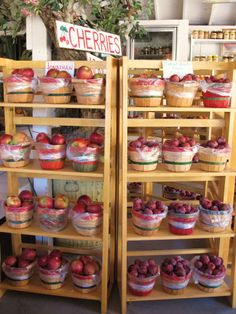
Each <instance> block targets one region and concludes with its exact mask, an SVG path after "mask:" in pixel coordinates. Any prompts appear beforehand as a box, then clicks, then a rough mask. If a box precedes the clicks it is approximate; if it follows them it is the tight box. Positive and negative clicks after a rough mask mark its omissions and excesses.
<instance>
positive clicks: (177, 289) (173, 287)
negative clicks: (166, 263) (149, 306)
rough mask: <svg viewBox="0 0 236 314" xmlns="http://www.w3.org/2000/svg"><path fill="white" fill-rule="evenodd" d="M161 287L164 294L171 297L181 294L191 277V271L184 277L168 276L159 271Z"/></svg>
mask: <svg viewBox="0 0 236 314" xmlns="http://www.w3.org/2000/svg"><path fill="white" fill-rule="evenodd" d="M160 275H161V285H162V288H163V290H164V291H165V292H167V293H169V294H173V295H180V294H183V293H184V291H185V288H186V287H187V285H188V283H189V280H190V278H191V275H192V271H190V272H189V273H188V275H186V276H184V277H177V276H175V275H174V277H173V276H170V275H167V274H166V273H164V272H162V271H161V274H160Z"/></svg>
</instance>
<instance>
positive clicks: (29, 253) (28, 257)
mask: <svg viewBox="0 0 236 314" xmlns="http://www.w3.org/2000/svg"><path fill="white" fill-rule="evenodd" d="M36 255H37V253H36V251H35V250H34V249H29V248H26V249H23V251H22V253H21V255H20V256H13V255H10V256H8V257H7V258H6V259H5V265H6V266H9V267H14V268H25V267H27V266H29V265H30V264H31V263H33V262H34V261H35V260H36Z"/></svg>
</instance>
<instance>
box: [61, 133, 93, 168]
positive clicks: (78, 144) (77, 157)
mask: <svg viewBox="0 0 236 314" xmlns="http://www.w3.org/2000/svg"><path fill="white" fill-rule="evenodd" d="M66 155H67V158H68V159H69V160H71V161H72V166H73V168H74V170H75V171H80V172H91V171H96V170H97V167H98V159H99V148H98V146H97V144H92V143H90V141H89V140H88V139H86V138H82V137H78V138H75V139H73V140H71V141H70V142H69V143H68V145H67V150H66Z"/></svg>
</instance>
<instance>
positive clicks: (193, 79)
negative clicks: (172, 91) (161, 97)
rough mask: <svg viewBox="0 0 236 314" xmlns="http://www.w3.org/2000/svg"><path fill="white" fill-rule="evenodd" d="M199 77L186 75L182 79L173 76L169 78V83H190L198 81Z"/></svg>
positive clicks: (175, 75)
mask: <svg viewBox="0 0 236 314" xmlns="http://www.w3.org/2000/svg"><path fill="white" fill-rule="evenodd" d="M199 80H200V79H199V77H198V76H197V75H194V74H191V73H189V74H186V75H185V76H184V77H183V78H182V79H181V78H180V77H179V75H177V74H173V75H171V76H170V77H169V81H170V82H175V83H176V82H190V81H199Z"/></svg>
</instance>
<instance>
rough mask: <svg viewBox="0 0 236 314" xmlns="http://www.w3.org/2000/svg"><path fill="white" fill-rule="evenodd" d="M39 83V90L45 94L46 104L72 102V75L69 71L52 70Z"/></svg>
mask: <svg viewBox="0 0 236 314" xmlns="http://www.w3.org/2000/svg"><path fill="white" fill-rule="evenodd" d="M39 81H40V85H39V88H40V90H41V91H42V93H43V97H44V101H45V103H47V104H67V103H69V102H70V98H71V92H72V84H71V75H70V74H69V73H68V72H67V71H59V70H57V69H55V68H52V69H50V70H48V71H47V74H46V76H44V77H41V78H40V79H39Z"/></svg>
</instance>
